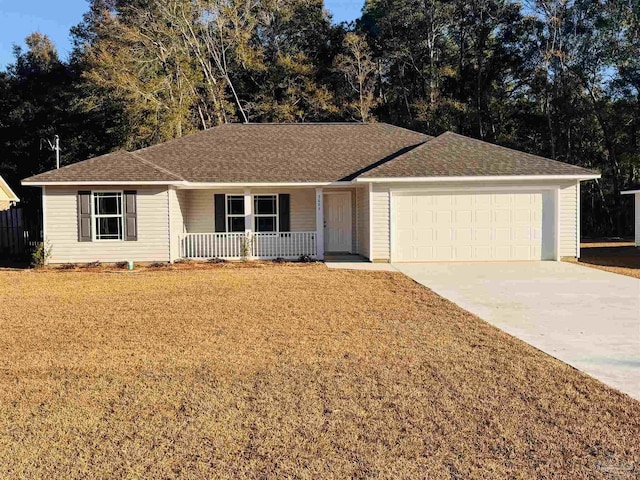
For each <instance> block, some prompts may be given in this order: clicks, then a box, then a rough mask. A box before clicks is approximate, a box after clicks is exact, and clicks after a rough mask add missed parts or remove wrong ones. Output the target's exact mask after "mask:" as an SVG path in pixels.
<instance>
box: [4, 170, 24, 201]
mask: <svg viewBox="0 0 640 480" xmlns="http://www.w3.org/2000/svg"><path fill="white" fill-rule="evenodd" d="M0 191H1V192H3V193H4V195H5V196H6V198H2V200H9V201H10V202H19V201H20V199H19V198H18V196H17V195H16V194H15V192H14V191H13V190H12V189H11V187H10V186H9V184H8V183H7V182H6V180H5V179H4V178H2V176H0Z"/></svg>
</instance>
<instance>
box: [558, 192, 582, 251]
mask: <svg viewBox="0 0 640 480" xmlns="http://www.w3.org/2000/svg"><path fill="white" fill-rule="evenodd" d="M577 189H578V184H577V183H574V184H572V185H569V186H566V185H565V186H564V187H562V188H560V191H559V192H558V199H559V202H560V206H559V208H558V213H559V215H560V221H559V228H560V235H559V239H558V244H559V248H560V257H576V256H577V255H578V251H577V235H578V221H579V219H578V190H577Z"/></svg>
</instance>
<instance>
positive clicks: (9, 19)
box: [0, 0, 364, 69]
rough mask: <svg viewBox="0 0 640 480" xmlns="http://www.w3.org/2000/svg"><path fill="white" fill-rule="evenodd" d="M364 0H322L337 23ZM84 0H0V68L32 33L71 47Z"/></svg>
mask: <svg viewBox="0 0 640 480" xmlns="http://www.w3.org/2000/svg"><path fill="white" fill-rule="evenodd" d="M363 4H364V0H325V6H326V8H327V9H329V11H331V12H332V13H333V18H334V20H335V21H336V22H341V21H349V20H354V19H356V18H357V17H359V16H360V10H361V9H362V5H363ZM88 8H89V5H88V2H87V0H0V69H4V67H6V65H7V64H8V63H11V62H12V61H13V54H12V50H13V44H19V45H23V44H24V38H25V37H26V36H27V35H29V34H30V33H31V32H35V31H40V32H42V33H46V34H47V35H49V37H50V38H51V39H52V40H53V42H54V43H55V45H56V47H57V48H58V52H59V53H60V56H61V57H63V58H66V57H67V55H68V54H69V52H70V50H71V43H70V41H69V29H70V28H71V27H73V26H74V25H77V24H78V23H80V21H81V20H82V14H83V13H84V12H85V11H87V10H88Z"/></svg>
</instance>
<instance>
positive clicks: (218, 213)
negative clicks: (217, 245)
mask: <svg viewBox="0 0 640 480" xmlns="http://www.w3.org/2000/svg"><path fill="white" fill-rule="evenodd" d="M224 202H226V196H225V194H224V193H216V194H215V195H214V203H215V217H216V233H223V232H226V231H227V219H226V216H227V209H226V206H225V204H224Z"/></svg>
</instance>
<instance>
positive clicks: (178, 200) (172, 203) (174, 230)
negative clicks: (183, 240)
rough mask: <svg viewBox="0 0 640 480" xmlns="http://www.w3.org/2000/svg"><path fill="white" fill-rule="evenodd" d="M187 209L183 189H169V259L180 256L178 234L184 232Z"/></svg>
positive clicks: (185, 195) (175, 258) (185, 194)
mask: <svg viewBox="0 0 640 480" xmlns="http://www.w3.org/2000/svg"><path fill="white" fill-rule="evenodd" d="M186 209H187V192H186V191H185V190H175V189H173V188H171V189H170V190H169V211H170V213H171V257H172V258H171V260H172V261H173V260H177V259H178V258H180V243H179V240H180V238H179V235H180V234H181V233H185V231H186V227H185V218H184V215H185V213H186Z"/></svg>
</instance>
